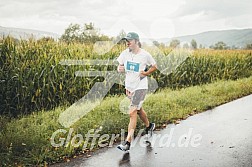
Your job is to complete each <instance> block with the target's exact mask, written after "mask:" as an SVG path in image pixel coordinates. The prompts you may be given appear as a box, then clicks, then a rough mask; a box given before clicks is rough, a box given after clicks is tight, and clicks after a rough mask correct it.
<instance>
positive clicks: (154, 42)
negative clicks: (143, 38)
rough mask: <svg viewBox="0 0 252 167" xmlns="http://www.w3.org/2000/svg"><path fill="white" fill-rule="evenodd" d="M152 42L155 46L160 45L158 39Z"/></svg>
mask: <svg viewBox="0 0 252 167" xmlns="http://www.w3.org/2000/svg"><path fill="white" fill-rule="evenodd" d="M152 44H153V45H154V46H156V47H159V46H160V43H159V42H158V41H152Z"/></svg>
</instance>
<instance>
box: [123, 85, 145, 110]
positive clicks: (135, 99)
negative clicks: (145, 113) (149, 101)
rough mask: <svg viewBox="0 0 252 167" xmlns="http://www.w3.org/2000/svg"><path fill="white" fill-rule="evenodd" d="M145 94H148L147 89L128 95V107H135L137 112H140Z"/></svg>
mask: <svg viewBox="0 0 252 167" xmlns="http://www.w3.org/2000/svg"><path fill="white" fill-rule="evenodd" d="M147 92H148V90H147V89H138V90H136V91H135V92H132V93H129V95H128V97H129V98H130V101H131V102H130V107H136V108H137V110H140V109H141V107H142V105H143V102H144V98H145V95H146V94H147Z"/></svg>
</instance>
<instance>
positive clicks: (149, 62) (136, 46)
mask: <svg viewBox="0 0 252 167" xmlns="http://www.w3.org/2000/svg"><path fill="white" fill-rule="evenodd" d="M123 40H126V41H127V46H128V48H127V49H126V50H124V51H123V52H122V53H121V54H120V56H119V57H118V58H117V61H118V62H119V66H118V68H117V70H118V72H120V73H123V72H125V75H126V78H125V89H126V95H127V96H128V98H129V99H130V101H131V103H130V109H129V116H130V121H129V125H128V135H127V138H126V140H125V141H124V142H123V143H122V144H120V145H118V146H117V148H118V149H120V150H122V151H129V150H130V143H131V141H132V137H133V135H134V131H135V128H136V123H137V115H139V117H140V119H141V120H142V121H143V122H144V124H145V126H146V133H147V134H150V135H152V132H153V130H154V129H155V123H150V122H149V120H148V118H147V114H146V112H145V111H144V109H143V107H142V104H143V101H144V98H145V95H146V94H147V91H148V80H147V77H146V76H148V75H150V74H151V73H152V72H154V71H155V70H157V65H156V62H155V60H154V59H153V57H152V56H151V55H150V53H148V52H147V51H145V50H144V49H142V48H141V43H140V41H139V36H138V34H137V33H135V32H129V33H128V34H127V36H126V37H125V38H123ZM148 66H150V68H149V69H148V68H147V67H148Z"/></svg>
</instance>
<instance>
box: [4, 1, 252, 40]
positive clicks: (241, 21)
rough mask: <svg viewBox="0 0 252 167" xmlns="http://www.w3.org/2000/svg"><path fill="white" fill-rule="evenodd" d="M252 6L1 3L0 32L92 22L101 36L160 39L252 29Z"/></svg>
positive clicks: (52, 29)
mask: <svg viewBox="0 0 252 167" xmlns="http://www.w3.org/2000/svg"><path fill="white" fill-rule="evenodd" d="M251 9H252V1H251V0H43V1H42V0H39V1H37V0H1V1H0V26H3V27H15V28H25V29H35V30H42V31H48V32H54V33H57V34H60V35H61V34H62V33H64V30H65V29H66V28H67V27H68V26H69V25H70V23H77V24H80V25H84V23H89V22H93V23H94V24H95V27H97V28H99V29H100V30H101V32H102V33H104V34H106V35H110V36H116V35H118V34H119V32H120V31H121V30H122V29H123V30H125V31H126V32H129V31H135V32H138V33H139V35H140V37H145V38H151V39H158V38H161V37H163V38H164V37H174V36H181V35H189V34H196V33H200V32H204V31H211V30H225V29H243V28H252V19H251V18H252V10H251Z"/></svg>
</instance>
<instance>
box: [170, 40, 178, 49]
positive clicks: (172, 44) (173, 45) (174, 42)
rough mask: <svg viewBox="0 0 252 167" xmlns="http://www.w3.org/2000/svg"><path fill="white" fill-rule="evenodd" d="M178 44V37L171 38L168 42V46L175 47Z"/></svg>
mask: <svg viewBox="0 0 252 167" xmlns="http://www.w3.org/2000/svg"><path fill="white" fill-rule="evenodd" d="M179 44H180V41H179V40H178V39H173V40H172V41H171V42H170V47H172V48H175V47H177V46H178V45H179Z"/></svg>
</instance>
